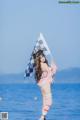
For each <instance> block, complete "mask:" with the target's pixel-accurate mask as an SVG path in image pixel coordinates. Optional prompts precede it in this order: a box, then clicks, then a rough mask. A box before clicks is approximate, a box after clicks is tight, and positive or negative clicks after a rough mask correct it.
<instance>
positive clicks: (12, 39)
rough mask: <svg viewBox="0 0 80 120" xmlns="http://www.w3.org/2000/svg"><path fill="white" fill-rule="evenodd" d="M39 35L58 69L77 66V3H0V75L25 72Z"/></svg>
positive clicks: (6, 0) (52, 0)
mask: <svg viewBox="0 0 80 120" xmlns="http://www.w3.org/2000/svg"><path fill="white" fill-rule="evenodd" d="M40 32H42V33H43V35H44V37H45V38H46V41H47V43H48V46H49V48H50V49H51V52H52V54H53V58H54V61H55V62H56V64H57V66H58V69H59V70H62V69H67V68H71V67H80V53H79V51H80V4H72V5H69V4H63V5H61V4H59V3H58V0H40V1H38V0H1V1H0V74H4V73H20V72H24V70H25V68H26V65H27V62H28V60H29V58H30V54H31V52H32V50H33V47H34V45H35V42H36V40H37V38H38V36H39V33H40Z"/></svg>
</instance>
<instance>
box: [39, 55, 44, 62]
mask: <svg viewBox="0 0 80 120" xmlns="http://www.w3.org/2000/svg"><path fill="white" fill-rule="evenodd" d="M40 59H41V62H43V63H44V62H45V57H44V56H42V55H40Z"/></svg>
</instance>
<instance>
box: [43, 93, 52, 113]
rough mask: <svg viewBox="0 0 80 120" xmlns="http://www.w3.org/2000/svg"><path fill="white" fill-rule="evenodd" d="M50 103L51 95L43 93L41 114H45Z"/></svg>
mask: <svg viewBox="0 0 80 120" xmlns="http://www.w3.org/2000/svg"><path fill="white" fill-rule="evenodd" d="M51 105H52V95H51V93H47V94H46V95H43V106H42V115H46V114H47V113H48V111H49V109H50V107H51Z"/></svg>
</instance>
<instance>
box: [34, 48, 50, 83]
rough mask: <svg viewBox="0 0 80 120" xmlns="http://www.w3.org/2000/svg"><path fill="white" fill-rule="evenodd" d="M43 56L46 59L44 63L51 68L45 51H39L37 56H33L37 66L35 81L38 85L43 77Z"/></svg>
mask: <svg viewBox="0 0 80 120" xmlns="http://www.w3.org/2000/svg"><path fill="white" fill-rule="evenodd" d="M41 55H42V56H43V57H45V61H44V63H46V64H47V65H48V66H49V64H48V61H47V59H46V56H45V55H44V53H43V50H38V51H37V52H36V53H35V54H33V58H34V66H35V79H36V82H37V83H38V82H39V80H40V78H41V75H42V69H41V58H40V56H41Z"/></svg>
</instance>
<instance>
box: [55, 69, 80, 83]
mask: <svg viewBox="0 0 80 120" xmlns="http://www.w3.org/2000/svg"><path fill="white" fill-rule="evenodd" d="M55 82H56V83H80V68H68V69H64V70H61V71H58V72H57V74H56V76H55Z"/></svg>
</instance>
